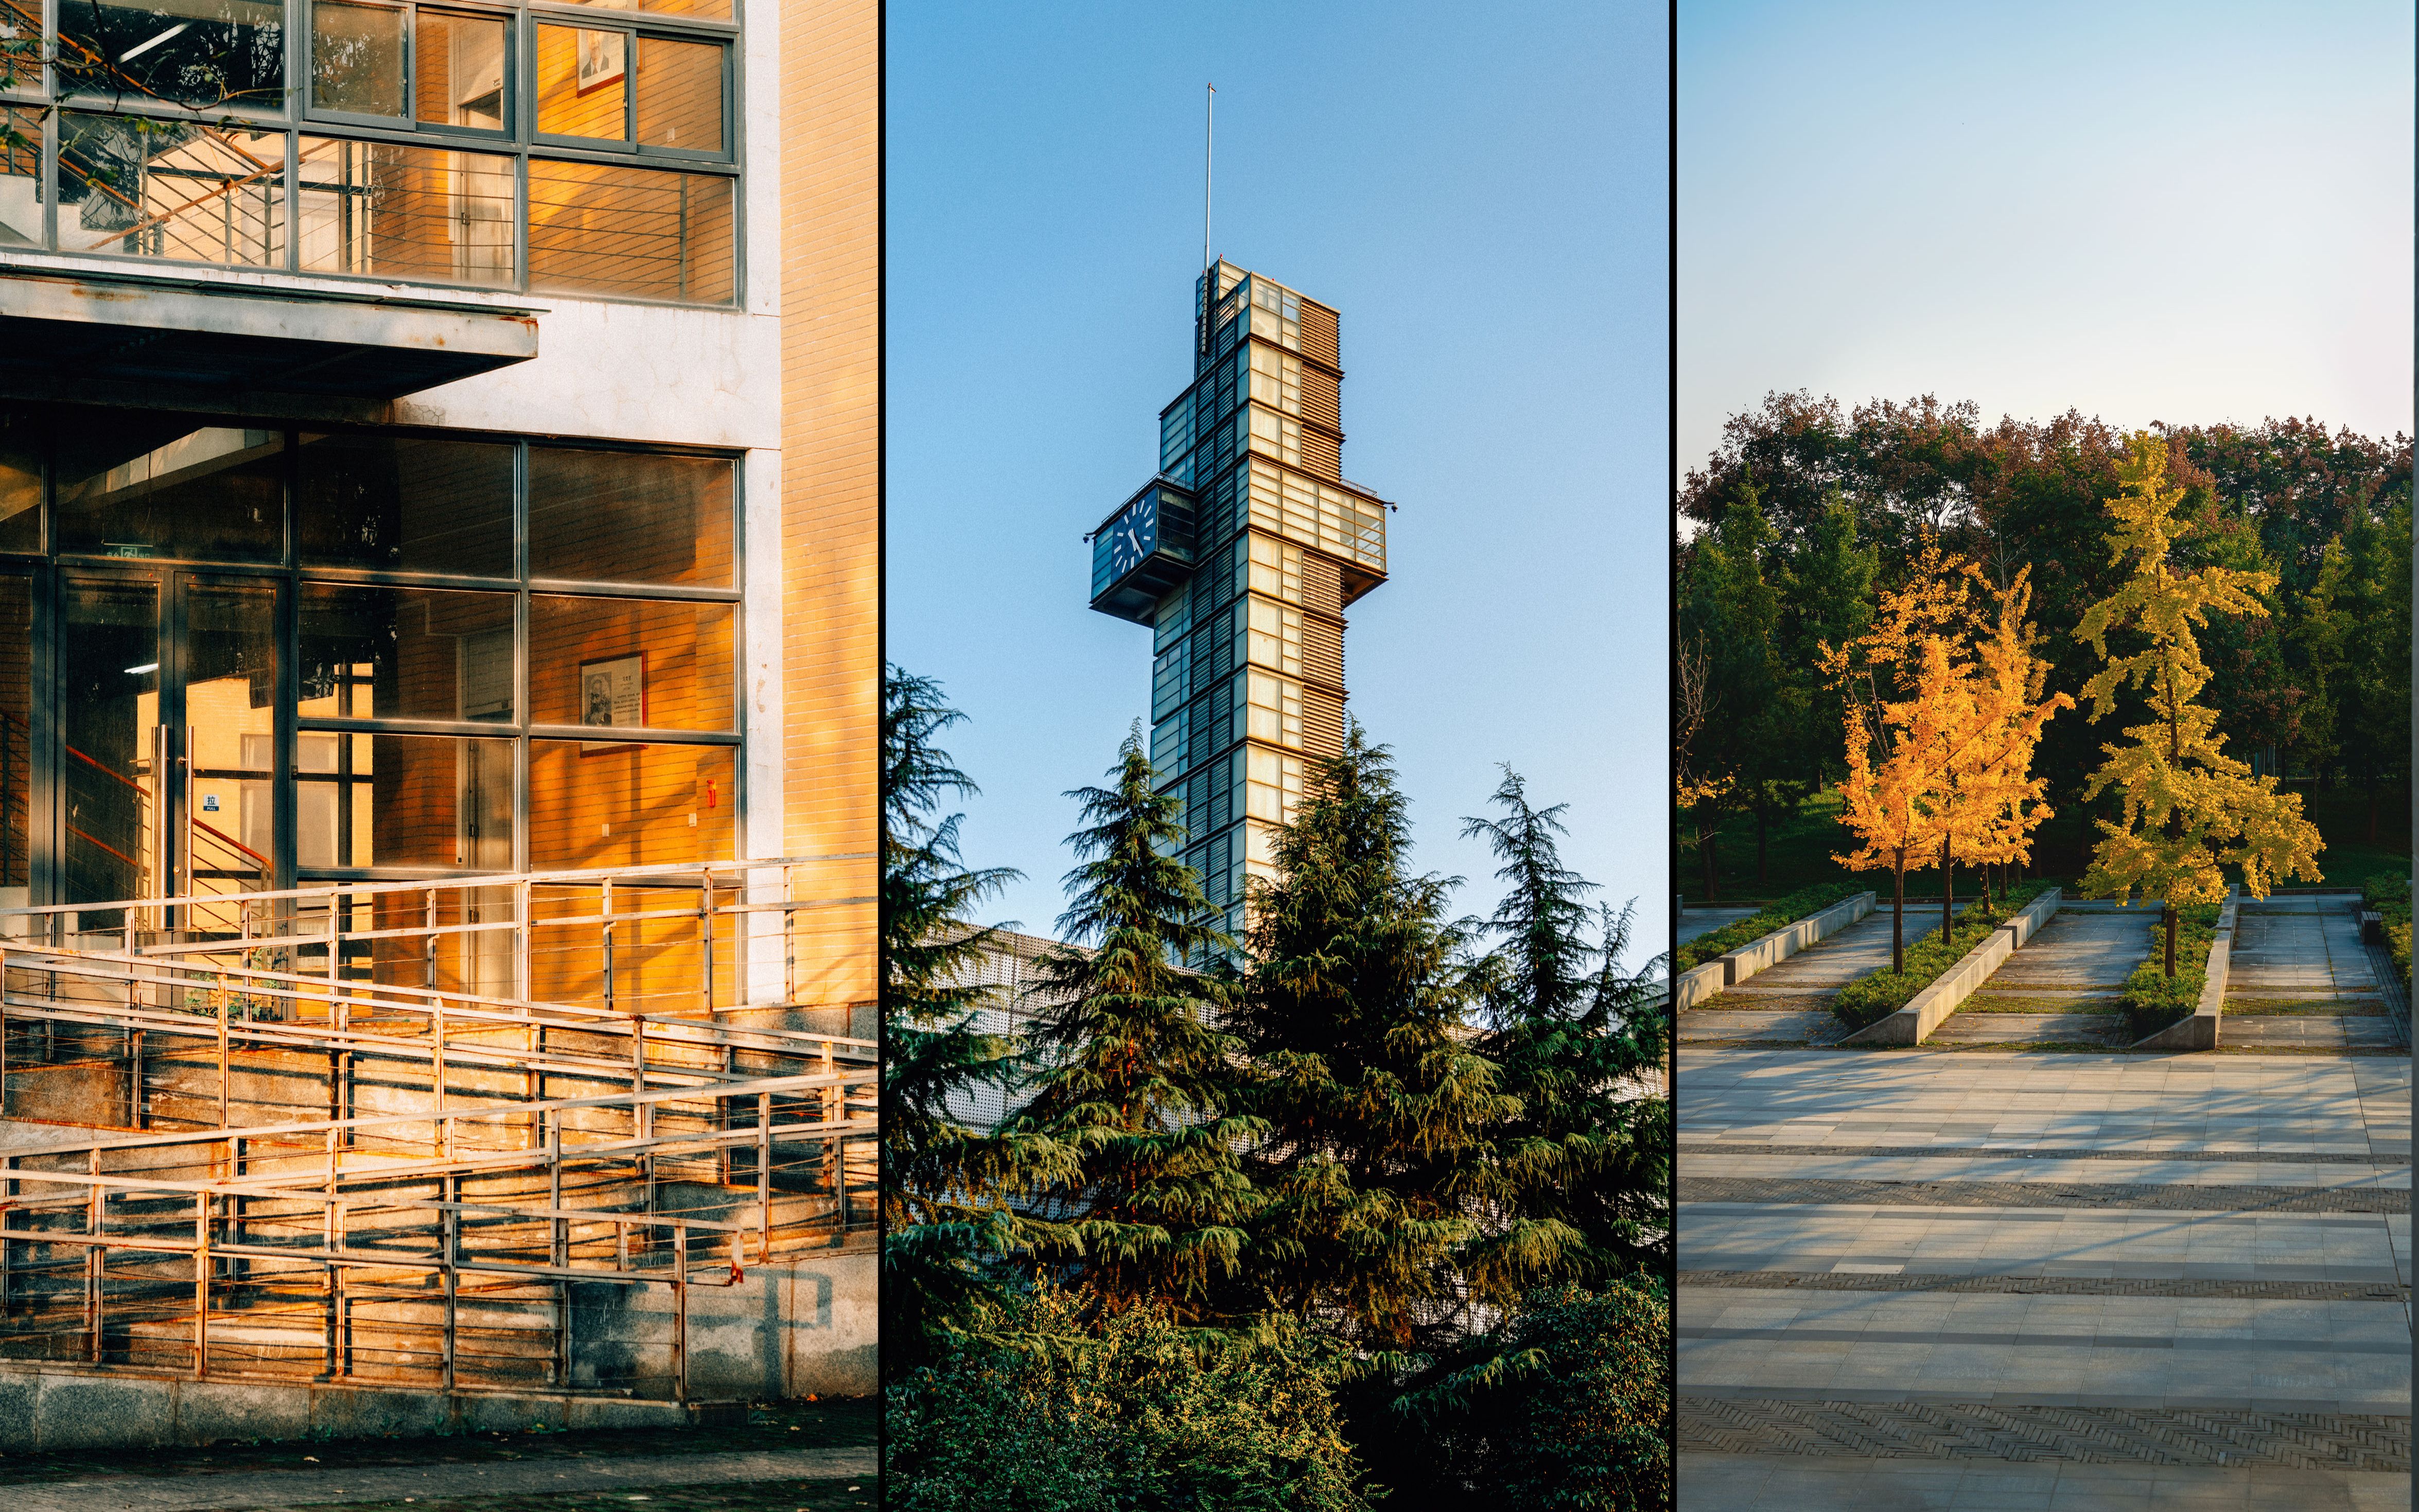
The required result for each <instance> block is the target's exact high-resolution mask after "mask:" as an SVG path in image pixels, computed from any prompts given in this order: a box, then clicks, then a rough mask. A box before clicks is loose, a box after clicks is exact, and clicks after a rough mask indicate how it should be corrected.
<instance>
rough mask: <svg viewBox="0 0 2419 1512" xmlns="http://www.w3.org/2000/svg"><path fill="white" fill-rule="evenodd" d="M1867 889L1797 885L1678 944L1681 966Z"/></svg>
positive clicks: (1717, 954)
mask: <svg viewBox="0 0 2419 1512" xmlns="http://www.w3.org/2000/svg"><path fill="white" fill-rule="evenodd" d="M1865 890H1866V889H1865V888H1864V887H1860V886H1858V885H1857V884H1856V883H1854V882H1825V883H1821V884H1818V885H1816V886H1814V887H1800V888H1798V889H1797V890H1796V891H1795V892H1793V893H1791V894H1790V895H1789V896H1788V897H1786V898H1783V899H1781V900H1780V902H1779V903H1766V904H1764V907H1763V908H1762V909H1760V910H1758V911H1757V912H1756V913H1754V914H1753V915H1751V916H1749V917H1748V918H1742V919H1740V920H1739V921H1738V922H1737V923H1735V924H1725V925H1723V926H1722V927H1721V928H1719V929H1718V930H1716V931H1714V932H1713V933H1710V934H1700V935H1698V936H1697V937H1696V938H1695V939H1693V940H1690V941H1689V942H1688V943H1687V944H1686V945H1684V946H1682V947H1680V969H1681V970H1682V971H1692V970H1694V969H1695V968H1697V967H1698V966H1702V965H1703V964H1705V963H1706V962H1708V961H1718V960H1719V959H1721V958H1722V957H1723V956H1726V955H1728V954H1730V953H1731V952H1732V951H1733V950H1735V949H1738V948H1739V947H1740V946H1742V945H1750V944H1753V943H1754V942H1755V941H1757V940H1760V939H1762V938H1764V936H1765V935H1767V934H1769V933H1772V932H1773V931H1774V930H1777V929H1787V928H1788V927H1789V926H1790V925H1792V924H1795V923H1796V922H1797V921H1798V920H1799V919H1801V918H1806V917H1808V916H1809V915H1811V914H1819V913H1821V912H1822V911H1823V910H1824V909H1826V908H1828V907H1830V906H1831V905H1832V904H1833V903H1838V902H1840V901H1841V900H1842V899H1845V898H1853V897H1855V896H1856V895H1857V894H1858V893H1860V892H1863V891H1865Z"/></svg>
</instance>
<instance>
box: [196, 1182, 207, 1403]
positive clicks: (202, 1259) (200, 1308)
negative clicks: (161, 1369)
mask: <svg viewBox="0 0 2419 1512" xmlns="http://www.w3.org/2000/svg"><path fill="white" fill-rule="evenodd" d="M209 1373H210V1195H209V1194H208V1192H196V1193H194V1194H193V1379H194V1380H195V1381H200V1380H203V1379H205V1378H206V1377H208V1375H209Z"/></svg>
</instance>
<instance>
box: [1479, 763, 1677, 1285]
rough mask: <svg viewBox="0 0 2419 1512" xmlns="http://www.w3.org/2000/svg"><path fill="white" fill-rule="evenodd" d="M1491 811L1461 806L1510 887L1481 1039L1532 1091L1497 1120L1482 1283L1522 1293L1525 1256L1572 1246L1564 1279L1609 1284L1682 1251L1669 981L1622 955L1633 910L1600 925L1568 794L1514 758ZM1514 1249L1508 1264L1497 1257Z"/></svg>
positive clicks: (1510, 1079)
mask: <svg viewBox="0 0 2419 1512" xmlns="http://www.w3.org/2000/svg"><path fill="white" fill-rule="evenodd" d="M1492 802H1493V803H1494V804H1495V806H1496V807H1497V809H1498V810H1501V816H1500V817H1497V818H1493V819H1481V818H1471V819H1465V820H1463V821H1462V834H1463V836H1464V838H1466V839H1473V840H1484V841H1487V846H1488V848H1489V849H1490V850H1492V851H1493V852H1494V854H1495V856H1496V859H1498V860H1499V861H1501V862H1502V867H1501V868H1500V869H1499V870H1498V871H1497V872H1496V873H1495V875H1496V877H1497V879H1498V880H1499V881H1501V882H1502V884H1503V887H1504V893H1503V899H1502V903H1499V904H1498V905H1497V907H1496V910H1495V914H1494V917H1493V918H1490V919H1489V920H1488V921H1487V926H1486V929H1487V933H1488V934H1489V935H1491V936H1492V937H1493V939H1494V942H1495V945H1494V949H1493V950H1492V951H1491V952H1490V953H1489V955H1488V956H1487V960H1486V962H1485V966H1486V971H1485V974H1484V978H1483V982H1484V985H1483V988H1482V998H1481V1003H1482V1007H1483V1009H1484V1012H1485V1020H1486V1024H1487V1029H1486V1032H1485V1033H1484V1034H1483V1035H1482V1036H1481V1037H1480V1040H1479V1049H1480V1053H1481V1054H1482V1055H1484V1056H1485V1057H1487V1059H1488V1060H1490V1061H1492V1062H1494V1063H1495V1065H1496V1066H1497V1067H1498V1068H1499V1072H1498V1079H1497V1086H1498V1087H1499V1088H1501V1089H1502V1091H1503V1092H1504V1093H1506V1094H1507V1095H1509V1096H1510V1097H1512V1098H1514V1099H1516V1100H1517V1102H1518V1110H1517V1111H1516V1112H1513V1113H1512V1114H1511V1115H1510V1116H1509V1117H1508V1118H1507V1119H1505V1120H1504V1121H1503V1123H1502V1125H1500V1126H1499V1127H1498V1129H1497V1131H1496V1133H1495V1141H1496V1158H1497V1161H1498V1162H1499V1164H1500V1165H1501V1168H1502V1182H1503V1186H1504V1196H1503V1199H1502V1216H1501V1217H1500V1218H1499V1219H1498V1220H1496V1221H1495V1222H1493V1223H1490V1224H1488V1225H1487V1227H1486V1229H1485V1231H1484V1232H1483V1233H1482V1236H1481V1237H1480V1238H1479V1239H1478V1240H1477V1241H1476V1242H1474V1243H1473V1245H1472V1251H1473V1255H1472V1259H1471V1273H1472V1275H1473V1278H1474V1279H1477V1280H1479V1281H1480V1282H1481V1284H1482V1286H1484V1284H1485V1283H1486V1282H1487V1281H1488V1280H1490V1279H1492V1278H1493V1277H1495V1276H1496V1275H1498V1274H1501V1275H1502V1277H1503V1278H1504V1281H1503V1284H1502V1286H1500V1287H1498V1288H1494V1289H1491V1290H1482V1292H1481V1295H1484V1296H1487V1297H1488V1298H1489V1299H1490V1300H1492V1301H1496V1302H1499V1303H1509V1302H1512V1301H1514V1300H1517V1296H1518V1293H1517V1292H1515V1291H1513V1290H1512V1289H1511V1288H1512V1287H1513V1286H1514V1285H1517V1281H1516V1280H1515V1279H1514V1278H1518V1280H1528V1279H1531V1278H1532V1277H1533V1274H1534V1271H1533V1268H1532V1267H1531V1266H1528V1265H1525V1264H1522V1263H1519V1262H1518V1261H1517V1260H1516V1259H1513V1258H1512V1257H1517V1256H1518V1255H1520V1254H1522V1253H1524V1252H1529V1253H1544V1252H1545V1251H1547V1250H1548V1249H1553V1250H1558V1251H1560V1252H1561V1253H1562V1255H1563V1258H1562V1259H1561V1261H1560V1263H1559V1264H1558V1265H1556V1266H1555V1267H1554V1268H1553V1272H1552V1273H1553V1274H1554V1275H1555V1276H1556V1277H1557V1278H1559V1279H1568V1280H1571V1281H1576V1282H1579V1283H1580V1284H1583V1285H1588V1286H1595V1285H1600V1284H1602V1283H1604V1282H1606V1281H1608V1280H1610V1279H1611V1278H1612V1277H1614V1276H1618V1275H1622V1274H1626V1273H1628V1272H1630V1271H1631V1270H1633V1269H1635V1268H1636V1267H1638V1266H1639V1265H1641V1264H1644V1263H1649V1262H1652V1263H1656V1264H1660V1263H1664V1262H1666V1261H1668V1259H1669V1256H1670V1249H1669V1242H1670V1233H1671V1213H1670V1210H1669V1206H1668V1204H1667V1202H1666V1200H1665V1198H1666V1196H1667V1194H1668V1191H1669V1188H1670V1185H1671V1170H1672V1153H1671V1135H1672V1119H1671V1113H1672V1106H1671V1103H1669V1102H1668V1101H1667V1100H1665V1099H1663V1098H1660V1097H1656V1096H1654V1095H1653V1091H1652V1088H1654V1087H1655V1086H1656V1084H1657V1083H1659V1082H1660V1080H1661V1076H1660V1072H1661V1070H1662V1064H1663V1059H1664V1054H1665V1050H1666V1048H1667V1045H1668V1041H1667V1038H1666V1035H1667V1028H1668V1017H1669V1015H1668V1012H1667V1003H1668V996H1669V995H1668V994H1667V993H1665V992H1663V991H1662V990H1661V989H1660V987H1659V984H1658V983H1657V982H1656V980H1653V979H1652V978H1650V977H1649V976H1648V975H1646V974H1645V973H1643V972H1640V973H1635V974H1633V973H1630V972H1628V971H1626V970H1625V969H1624V966H1623V963H1622V956H1623V953H1624V952H1625V950H1626V948H1627V946H1628V940H1629V915H1628V914H1627V912H1626V911H1624V912H1622V913H1619V914H1615V913H1613V912H1612V911H1611V910H1610V909H1607V910H1606V911H1605V914H1604V918H1603V926H1604V933H1603V935H1602V936H1601V939H1600V942H1599V941H1591V940H1590V939H1589V938H1588V926H1589V924H1590V923H1591V922H1592V915H1591V910H1590V909H1589V908H1588V906H1587V903H1586V902H1585V896H1586V894H1587V893H1589V892H1591V891H1594V890H1595V884H1593V883H1590V882H1588V881H1587V880H1586V879H1584V878H1582V877H1581V876H1580V875H1579V873H1578V872H1573V871H1571V870H1570V869H1569V868H1567V867H1565V866H1564V865H1563V863H1562V856H1561V853H1560V850H1559V847H1558V846H1557V844H1556V841H1555V837H1556V836H1558V835H1564V834H1566V833H1568V831H1566V830H1565V829H1564V825H1563V815H1564V812H1565V811H1566V810H1567V805H1564V804H1555V805H1553V806H1551V807H1549V808H1545V809H1539V808H1537V807H1535V806H1534V805H1533V804H1532V803H1531V802H1530V801H1529V794H1528V784H1527V783H1526V782H1524V781H1523V780H1522V779H1521V778H1520V775H1519V774H1518V773H1517V772H1515V771H1513V770H1512V769H1511V768H1510V767H1508V766H1507V767H1505V768H1504V769H1503V780H1502V783H1500V784H1499V785H1498V786H1497V788H1496V790H1495V793H1494V796H1493V799H1492ZM1498 1255H1500V1256H1502V1257H1505V1259H1506V1261H1507V1262H1508V1263H1503V1264H1500V1265H1498V1264H1491V1263H1483V1262H1481V1261H1479V1259H1478V1257H1480V1256H1485V1257H1488V1258H1489V1259H1491V1258H1492V1257H1495V1256H1498Z"/></svg>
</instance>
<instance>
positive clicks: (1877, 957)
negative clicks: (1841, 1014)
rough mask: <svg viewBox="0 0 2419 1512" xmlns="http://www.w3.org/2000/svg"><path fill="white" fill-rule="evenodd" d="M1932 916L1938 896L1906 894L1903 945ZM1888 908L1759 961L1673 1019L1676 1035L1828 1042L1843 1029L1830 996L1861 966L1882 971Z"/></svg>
mask: <svg viewBox="0 0 2419 1512" xmlns="http://www.w3.org/2000/svg"><path fill="white" fill-rule="evenodd" d="M1939 922H1940V900H1939V899H1937V898H1934V899H1933V900H1931V901H1930V902H1929V903H1915V902H1914V901H1912V900H1910V901H1909V903H1908V906H1907V910H1906V938H1907V941H1908V942H1909V943H1910V944H1911V943H1913V942H1914V941H1915V940H1916V939H1918V937H1920V936H1921V935H1922V933H1923V932H1924V931H1925V930H1928V929H1932V928H1934V927H1935V926H1937V925H1938V924H1939ZM1889 961H1890V909H1889V905H1888V904H1887V903H1884V904H1883V905H1882V906H1881V907H1879V908H1877V909H1875V910H1874V911H1873V912H1872V913H1871V914H1869V915H1867V916H1866V917H1865V918H1862V919H1860V920H1858V921H1857V923H1854V924H1851V925H1849V926H1848V927H1847V928H1846V929H1843V930H1841V932H1840V933H1837V934H1834V935H1832V936H1831V937H1830V938H1829V939H1827V940H1818V941H1816V942H1815V943H1814V944H1812V945H1810V946H1808V947H1807V948H1806V949H1803V950H1800V951H1798V952H1797V953H1796V954H1795V955H1793V956H1791V957H1790V958H1789V959H1788V960H1786V961H1783V962H1781V963H1780V964H1778V965H1772V966H1767V967H1765V968H1764V970H1762V971H1759V972H1757V973H1756V974H1755V975H1754V976H1752V977H1749V979H1748V980H1745V981H1743V982H1741V983H1739V984H1738V985H1737V986H1735V987H1733V988H1732V989H1731V990H1730V991H1729V992H1726V993H1724V994H1722V995H1720V996H1718V997H1716V998H1714V999H1712V1000H1711V1001H1710V1002H1706V1003H1703V1004H1701V1005H1699V1006H1698V1007H1696V1008H1692V1009H1690V1010H1689V1011H1687V1013H1684V1014H1682V1015H1681V1018H1680V1038H1681V1039H1682V1040H1683V1041H1690V1040H1695V1041H1707V1040H1712V1041H1766V1042H1777V1043H1784V1044H1828V1043H1830V1042H1832V1041H1836V1040H1839V1039H1841V1037H1842V1036H1844V1035H1846V1034H1847V1033H1849V1030H1848V1028H1847V1026H1845V1025H1843V1024H1841V1022H1840V1021H1839V1020H1837V1019H1835V1018H1833V1017H1832V1016H1831V1010H1830V1002H1831V995H1833V994H1834V993H1837V992H1838V991H1839V990H1840V989H1841V988H1842V987H1845V986H1846V985H1847V984H1848V983H1850V982H1852V981H1854V980H1857V978H1858V977H1861V976H1864V975H1866V974H1867V973H1868V972H1873V971H1886V970H1887V969H1889Z"/></svg>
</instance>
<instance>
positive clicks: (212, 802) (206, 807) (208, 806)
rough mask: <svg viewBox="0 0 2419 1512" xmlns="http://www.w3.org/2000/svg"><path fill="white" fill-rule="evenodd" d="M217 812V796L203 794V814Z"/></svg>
mask: <svg viewBox="0 0 2419 1512" xmlns="http://www.w3.org/2000/svg"><path fill="white" fill-rule="evenodd" d="M218 811H219V795H217V794H215V793H205V794H203V795H202V812H204V813H216V812H218Z"/></svg>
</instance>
